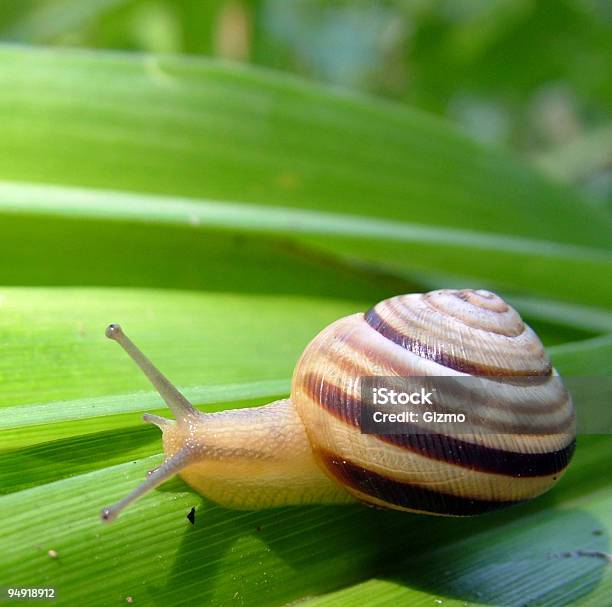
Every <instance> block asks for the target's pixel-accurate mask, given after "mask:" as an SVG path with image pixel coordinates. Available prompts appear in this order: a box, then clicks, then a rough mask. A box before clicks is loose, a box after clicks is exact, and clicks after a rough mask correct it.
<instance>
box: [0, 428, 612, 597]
mask: <svg viewBox="0 0 612 607" xmlns="http://www.w3.org/2000/svg"><path fill="white" fill-rule="evenodd" d="M116 444H117V443H116V441H113V440H109V441H107V443H106V448H107V449H112V448H113V447H115V445H116ZM100 446H102V445H100ZM611 456H612V452H611V450H610V442H609V440H608V439H607V438H605V437H604V438H603V440H594V439H591V440H590V441H586V440H585V441H583V444H582V446H581V449H580V450H579V451H578V455H577V457H576V461H575V463H574V464H573V467H572V468H571V469H570V471H569V472H568V474H567V477H566V478H565V479H564V480H563V481H562V483H561V484H560V485H559V486H558V487H557V488H556V489H555V490H554V491H553V493H551V494H550V495H549V496H547V497H545V498H540V499H539V500H536V501H535V502H534V503H532V504H527V505H525V506H521V507H516V508H514V509H512V510H508V511H506V512H501V513H498V514H495V515H490V516H482V517H477V518H474V519H439V518H434V517H431V518H429V517H424V516H416V515H414V516H413V515H408V514H405V513H393V512H379V511H373V510H370V509H367V508H363V507H361V506H346V507H311V508H285V509H280V510H271V511H261V512H246V513H245V512H236V511H229V510H224V509H221V508H218V507H216V506H214V505H212V504H210V503H208V502H203V501H202V500H201V499H200V498H199V497H198V496H196V495H195V494H193V493H192V492H190V491H189V490H188V489H187V488H186V487H185V486H184V485H183V484H182V483H180V482H179V481H173V482H171V483H168V484H166V485H164V487H163V488H162V489H160V490H158V491H156V492H155V493H154V494H152V495H149V496H147V497H145V498H143V499H142V500H141V501H140V502H139V503H137V504H136V505H135V506H134V507H133V508H132V509H131V510H130V511H128V512H126V513H125V514H124V516H123V517H122V518H121V519H120V520H119V521H117V522H116V523H115V524H113V525H112V526H104V525H103V524H102V523H101V522H100V521H99V519H98V518H97V513H98V508H99V506H101V505H104V504H105V503H106V502H108V501H112V500H114V499H117V498H119V497H120V496H121V495H123V494H124V493H125V492H127V491H128V490H129V489H130V488H131V487H133V486H134V485H135V484H137V483H138V482H139V480H140V479H141V478H142V477H143V475H144V474H145V473H146V470H147V469H149V468H151V467H153V466H155V465H156V464H158V463H159V461H160V458H159V456H154V457H150V458H146V459H144V460H139V461H138V462H137V463H134V462H130V463H126V464H122V465H119V466H113V467H110V468H106V469H104V470H100V471H97V472H91V473H87V474H83V475H80V476H75V477H73V478H70V479H65V480H61V481H58V482H55V483H50V484H47V485H42V486H40V487H37V488H33V489H29V490H25V491H19V492H16V493H14V494H12V495H9V496H5V497H2V498H0V509H1V513H2V517H3V520H10V522H11V524H10V525H9V526H4V527H3V529H2V531H0V542H1V545H2V547H3V550H2V556H1V557H0V558H1V562H2V571H3V574H4V575H5V576H6V577H7V579H9V580H10V581H11V584H13V583H14V584H19V585H38V586H39V585H55V586H56V587H57V588H58V596H59V599H60V600H59V604H62V605H71V604H75V603H77V604H82V603H85V602H86V603H87V604H91V605H108V604H109V603H110V604H112V603H113V602H117V603H120V602H121V600H125V597H127V596H133V597H136V599H138V600H140V601H142V602H146V601H148V602H155V601H160V602H163V603H165V604H183V603H185V604H194V602H196V603H197V604H202V605H230V604H236V603H238V604H244V605H281V604H283V603H285V602H289V601H292V600H295V599H298V598H301V597H304V596H309V595H311V596H312V595H315V594H320V593H324V592H329V591H332V590H334V589H336V588H338V587H341V586H344V585H347V584H353V583H356V582H358V581H359V580H361V579H367V578H369V577H370V575H371V572H372V571H380V570H381V569H382V570H393V569H394V567H395V566H397V564H398V563H399V562H400V561H401V560H402V559H405V557H406V547H407V546H409V547H410V551H411V552H412V553H413V554H415V555H421V561H422V562H427V563H429V567H431V568H433V562H432V559H433V560H434V561H436V563H437V564H436V568H435V570H436V571H437V570H438V569H440V570H442V571H447V572H449V573H447V574H446V575H447V578H448V577H450V578H451V579H454V578H455V577H458V578H459V580H460V581H461V585H459V586H457V585H455V586H447V587H443V588H444V589H445V592H446V593H448V594H451V595H452V596H454V597H456V598H459V599H463V600H470V599H475V597H476V596H477V594H476V593H478V592H482V588H483V586H485V580H486V576H488V575H490V569H487V570H483V567H484V565H485V564H486V565H488V566H489V567H490V566H491V561H490V560H488V559H489V557H490V556H491V552H492V550H493V551H494V556H495V558H496V559H498V560H499V561H501V564H502V567H503V563H504V560H503V559H501V556H500V555H502V554H503V553H502V552H499V551H501V550H504V549H505V551H504V552H505V559H506V561H505V562H506V563H508V559H509V558H511V556H510V555H509V554H508V552H507V551H508V549H511V551H512V552H513V553H516V554H518V555H521V558H522V555H525V554H526V553H528V552H529V550H532V549H533V543H532V539H533V538H534V537H538V538H540V539H542V538H544V539H546V542H544V544H543V546H542V548H543V549H551V550H554V551H555V552H558V553H559V556H561V555H562V553H564V552H567V551H574V550H579V549H580V550H582V549H588V550H593V549H598V550H600V549H603V548H605V546H607V542H608V540H609V533H610V531H612V520H610V512H611V511H612V509H611V508H610V506H611V504H612V501H611V496H610V492H609V490H601V491H604V493H602V494H598V493H597V487H598V486H599V487H601V486H602V485H605V484H606V478H605V473H604V472H605V469H606V468H605V467H602V466H601V464H602V463H605V462H606V459H607V458H609V457H611ZM583 459H584V460H585V463H592V462H593V460H594V461H595V463H596V464H597V463H598V464H600V465H599V466H592V465H589V466H586V465H582V464H581V461H582V460H583ZM594 475H597V476H594ZM575 494H579V497H578V498H576V495H575ZM560 500H563V502H561V501H560ZM192 506H196V508H197V515H196V526H195V527H192V526H191V525H190V524H189V523H188V522H187V519H186V514H187V512H188V511H189V509H190V508H191V507H192ZM35 509H37V511H38V512H39V514H38V516H32V512H33V511H34V510H35ZM568 512H569V513H570V515H569V516H568ZM530 513H535V514H534V515H532V516H530ZM523 529H525V531H527V530H528V531H529V533H526V532H524V531H523ZM560 529H563V531H562V532H560V531H559V530H560ZM596 529H597V530H599V531H601V533H602V535H597V536H594V535H593V533H592V532H593V530H596ZM484 530H489V531H488V532H487V535H485V536H480V537H479V536H478V535H475V536H474V539H473V540H471V539H469V538H471V537H472V536H473V534H477V533H479V532H482V531H484ZM517 530H518V531H517ZM458 540H463V541H458ZM495 547H498V548H497V550H498V552H495ZM48 550H55V551H56V552H57V553H58V555H59V556H58V558H57V559H53V558H50V557H49V556H48V554H47V552H48ZM467 554H471V555H472V556H471V558H470V559H469V560H468V561H467V562H466V560H465V557H466V555H467ZM510 554H511V553H510ZM462 563H465V565H463V566H462ZM493 563H495V561H493ZM571 564H572V563H570V565H571ZM478 566H480V569H478ZM528 566H529V568H530V569H534V570H535V572H536V573H538V574H539V575H538V576H537V580H538V588H539V589H554V588H555V584H557V585H558V583H559V580H560V579H563V578H566V577H567V574H568V563H567V562H566V561H564V559H563V558H556V557H555V556H554V555H549V554H548V553H544V552H543V551H542V550H538V551H536V552H535V553H533V552H532V553H531V562H530V563H528ZM570 569H571V574H572V575H571V580H572V582H574V590H573V592H574V594H575V595H578V596H581V595H582V594H586V593H589V592H594V591H595V590H597V586H596V584H598V583H600V581H601V578H602V576H603V574H604V567H603V563H602V562H600V561H598V560H597V559H593V560H590V559H587V560H586V563H585V562H584V561H580V560H579V561H578V566H576V564H573V566H572V567H571V568H570ZM412 571H413V572H414V573H413V576H414V577H412V578H410V577H408V578H404V579H402V581H401V583H402V591H403V592H402V596H404V597H415V596H416V597H422V594H423V590H427V591H428V592H432V591H433V592H434V596H439V592H440V586H437V587H435V588H432V587H431V586H427V587H425V588H423V587H422V586H421V587H420V584H422V583H423V578H424V576H426V574H425V573H423V571H420V570H418V569H416V570H412ZM465 571H468V572H469V571H475V573H476V575H466V576H465V577H463V578H461V577H460V576H461V575H462V573H464V572H465ZM477 574H480V575H477ZM503 574H504V577H503V582H505V583H507V584H508V585H510V584H513V587H514V588H517V587H520V584H521V580H524V579H525V575H526V565H525V562H524V561H523V560H521V561H519V562H518V563H512V562H510V563H508V565H507V566H505V567H503ZM483 576H485V577H484V578H483ZM447 578H442V582H443V581H444V580H445V579H447ZM433 579H435V580H438V579H440V578H433ZM606 583H607V584H608V587H609V577H608V578H607V582H606ZM508 587H509V586H508ZM497 588H498V589H501V590H502V591H507V587H505V586H504V585H503V583H502V584H501V585H499V584H498V585H497ZM502 596H503V595H501V594H500V595H499V596H497V597H496V595H495V594H489V595H488V596H487V600H489V601H492V602H493V603H495V601H496V599H497V598H501V597H502ZM340 604H342V603H340Z"/></svg>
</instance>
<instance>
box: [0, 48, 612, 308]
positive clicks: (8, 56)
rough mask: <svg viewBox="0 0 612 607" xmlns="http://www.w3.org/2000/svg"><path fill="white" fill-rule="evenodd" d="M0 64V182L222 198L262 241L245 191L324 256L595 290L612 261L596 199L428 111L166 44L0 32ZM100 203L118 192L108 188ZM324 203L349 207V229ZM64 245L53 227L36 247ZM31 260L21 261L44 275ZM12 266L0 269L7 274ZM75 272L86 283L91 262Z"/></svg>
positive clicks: (546, 289) (605, 219)
mask: <svg viewBox="0 0 612 607" xmlns="http://www.w3.org/2000/svg"><path fill="white" fill-rule="evenodd" d="M0 65H1V66H2V70H1V71H0V86H2V89H3V91H5V94H4V95H3V97H2V98H1V99H0V110H2V108H5V109H6V112H5V115H6V120H5V121H4V122H3V125H2V134H3V137H2V138H1V139H0V152H1V153H2V154H3V157H4V158H5V162H4V163H3V167H2V169H1V170H0V179H3V180H5V181H13V182H26V183H32V182H35V183H40V184H45V183H54V184H57V185H61V186H68V187H81V188H85V189H86V190H87V191H88V192H89V191H94V192H95V191H96V190H99V189H105V190H114V191H120V192H133V193H141V194H142V193H149V194H166V195H169V196H172V197H191V198H193V199H194V200H195V202H194V204H200V203H199V202H198V201H200V200H201V201H207V200H208V201H211V200H219V201H222V202H223V203H229V204H228V207H231V205H237V206H236V208H235V211H236V214H235V215H232V213H231V208H229V209H228V210H227V211H225V210H224V211H223V214H224V216H223V217H222V218H221V221H222V223H223V226H222V228H223V230H226V231H227V230H229V231H236V230H240V231H242V232H244V231H247V232H248V233H249V234H253V235H256V236H257V238H258V239H259V238H261V237H262V234H261V225H260V223H261V217H260V216H257V217H255V218H254V219H255V220H254V221H253V217H252V216H248V213H247V215H245V214H244V211H245V208H244V207H243V206H240V203H245V204H248V205H263V206H266V207H268V210H276V211H277V214H276V215H273V217H274V218H275V219H274V221H276V222H277V223H276V224H274V222H273V221H272V220H271V219H270V217H269V216H266V217H267V219H266V220H267V221H268V222H271V223H272V224H274V225H272V229H273V230H274V231H275V233H278V230H279V228H282V230H285V231H286V230H287V228H288V226H287V223H288V222H289V224H290V225H289V228H290V229H291V235H290V241H291V242H299V243H302V244H305V245H308V246H309V247H311V248H312V247H315V248H317V249H320V250H323V251H326V252H329V253H331V254H333V255H337V256H341V257H350V256H352V257H355V258H356V259H360V260H366V261H369V262H372V263H378V264H381V265H382V266H383V267H384V268H388V269H392V270H395V271H398V272H404V273H405V272H409V271H411V272H414V271H415V270H432V271H438V272H447V273H450V274H456V275H459V274H460V275H462V276H468V277H471V278H472V279H474V280H485V281H491V282H492V283H493V284H499V285H502V286H504V285H505V286H507V287H512V288H517V289H525V290H529V291H530V292H532V293H538V294H546V295H555V296H557V297H558V298H560V299H566V300H574V301H577V302H583V303H589V304H594V305H607V303H608V302H609V301H612V297H610V295H611V293H610V291H609V289H610V285H609V281H605V280H602V276H606V275H608V274H609V273H610V269H611V267H610V266H611V261H610V241H611V239H610V233H611V227H610V226H611V223H610V222H611V220H610V216H609V214H607V213H605V212H604V211H603V210H601V209H595V208H591V207H590V206H588V205H583V204H581V201H580V200H579V199H577V198H576V197H575V196H574V195H573V194H572V193H571V192H569V191H567V190H565V189H563V188H560V187H557V186H554V185H551V184H549V183H548V182H546V181H545V180H543V179H542V178H541V177H540V176H538V175H537V174H536V173H535V172H533V171H531V170H529V169H528V168H527V167H525V166H523V165H521V164H520V163H518V162H517V161H516V160H515V159H513V158H512V157H510V156H508V155H507V154H505V153H503V152H501V151H499V150H493V149H488V148H484V147H481V146H479V145H478V144H475V143H474V142H471V141H469V140H468V139H466V138H464V137H462V136H461V135H459V134H457V133H456V132H455V131H454V130H453V129H452V128H451V127H449V126H448V125H446V124H444V123H442V122H439V121H436V120H434V119H432V118H430V117H428V116H426V115H423V114H420V113H416V112H413V111H410V110H408V109H406V108H402V107H400V106H395V105H392V104H389V103H385V102H382V101H376V100H371V99H366V98H363V97H360V96H355V95H351V94H348V93H343V92H339V91H337V90H329V89H324V88H320V87H317V86H313V85H309V84H305V83H302V82H299V81H297V80H292V79H289V78H285V77H279V76H275V75H273V74H271V73H268V72H265V71H261V70H251V69H244V68H239V67H236V66H228V65H225V64H219V63H211V62H208V61H203V60H192V59H185V58H179V57H164V58H158V57H128V56H126V55H121V54H92V53H86V52H74V51H56V50H53V51H50V50H45V51H41V50H31V49H22V48H15V47H3V48H1V49H0ZM9 107H10V108H11V111H8V108H9ZM9 194H10V195H11V196H16V197H17V198H16V199H15V200H17V202H18V203H19V204H18V205H16V203H15V201H13V202H11V201H10V200H9V201H8V202H7V203H6V205H7V213H8V212H9V211H8V209H9V207H10V208H11V209H12V210H11V211H10V212H12V213H14V209H15V206H20V207H21V211H22V212H23V213H24V214H25V217H26V218H27V219H29V218H30V217H31V216H32V215H35V214H36V213H39V212H40V208H39V207H37V206H36V205H37V203H36V201H34V202H32V205H33V208H32V211H31V213H30V212H29V211H28V204H30V203H29V202H27V201H26V202H23V200H22V202H19V200H18V197H19V192H18V190H16V189H14V188H13V189H12V190H11V191H10V192H9ZM54 195H57V192H54V191H53V190H49V196H50V197H51V198H53V196H54ZM63 196H66V197H67V202H66V205H67V208H68V209H69V207H70V205H71V204H72V202H71V199H70V192H69V191H67V190H61V196H60V206H61V204H62V202H61V197H63ZM103 196H104V194H103ZM44 197H45V195H44V193H43V194H42V195H41V198H43V200H44ZM56 197H57V196H56ZM9 198H10V197H9ZM117 200H124V199H119V198H118V199H117ZM90 201H91V200H90ZM135 201H136V199H130V202H129V205H128V208H130V209H131V205H132V204H137V201H136V202H135ZM98 202H100V201H99V199H95V198H94V199H93V203H92V204H93V206H98V207H99V206H101V203H100V204H98ZM22 203H23V204H22ZM85 203H87V200H86V201H85ZM105 204H109V205H110V206H111V207H112V208H115V209H116V208H117V206H118V205H117V204H115V205H113V204H112V199H111V200H110V201H109V200H108V196H106V199H105ZM119 204H120V203H119ZM174 204H178V202H177V201H176V200H175V201H173V202H172V205H174ZM249 208H250V207H249ZM286 209H293V210H294V211H295V212H296V213H297V215H296V214H292V215H291V214H287V213H288V212H287V210H286ZM211 210H213V209H211V207H210V206H206V205H205V206H203V209H202V212H203V214H204V215H205V216H206V217H204V218H203V220H204V224H203V225H202V226H201V228H200V229H202V230H206V234H208V233H209V231H210V230H218V229H219V225H218V223H219V221H220V219H219V217H217V219H215V221H213V220H212V219H211V217H210V215H211ZM304 211H309V212H323V213H324V215H323V216H322V217H320V218H317V222H318V224H320V225H319V226H318V227H317V230H319V232H318V233H317V234H312V233H310V232H308V233H305V234H300V233H299V231H297V230H296V225H295V223H296V222H298V224H299V222H300V221H302V220H304V221H306V223H308V221H309V217H310V216H309V215H306V216H303V215H302V213H303V212H304ZM52 212H53V213H54V214H55V213H56V212H59V213H61V212H62V211H58V207H57V206H56V207H54V210H53V211H52ZM241 212H242V215H241ZM98 213H99V208H98V209H96V210H94V211H93V212H92V213H91V214H89V215H88V216H89V217H91V215H92V214H93V215H98ZM329 214H331V216H330V215H329ZM334 215H337V216H339V217H342V218H343V219H344V218H346V225H347V226H348V227H347V228H346V229H347V231H346V232H345V233H341V232H339V226H338V225H337V222H336V223H334V221H333V217H334ZM5 216H6V215H5ZM279 217H280V225H279V224H278V220H279ZM304 217H305V219H304ZM359 217H367V218H371V219H372V220H373V221H372V228H371V230H370V231H369V232H368V231H367V230H365V225H364V223H363V222H361V223H359V225H358V226H355V221H357V219H358V218H359ZM122 219H123V221H125V220H126V217H125V216H124V217H123V218H122ZM167 219H168V218H167V217H166V218H165V219H164V221H167ZM319 219H320V220H319ZM159 220H160V218H159V217H157V218H156V220H155V221H159ZM65 221H68V220H67V219H66V220H65ZM90 221H92V222H94V220H90ZM95 221H99V220H95ZM198 221H200V220H198ZM206 221H211V225H210V226H207V224H206ZM236 221H239V223H240V225H239V226H237V225H236ZM249 221H251V222H252V223H249ZM328 221H329V222H330V228H329V229H325V225H326V222H328ZM380 222H382V224H381V223H380ZM213 224H214V225H213ZM164 225H165V224H164ZM309 226H310V227H309ZM309 226H307V228H308V229H310V230H311V231H312V229H313V227H312V225H311V224H309ZM264 227H265V230H270V229H271V228H270V223H269V225H268V226H267V227H266V226H264ZM297 228H299V225H298V226H297ZM356 229H357V230H358V231H359V232H358V234H357V236H355V233H354V232H355V230H356ZM183 230H184V233H182V234H183V235H182V238H183V239H185V238H186V234H187V232H186V230H187V228H183ZM283 233H284V232H283ZM492 235H493V236H494V237H492ZM88 236H89V234H88ZM103 238H104V236H103V233H102V232H100V233H98V234H97V239H94V240H93V241H91V240H88V241H85V240H83V241H81V240H80V239H79V238H78V237H77V238H76V240H75V241H74V242H73V243H71V246H73V247H75V248H76V250H77V251H78V252H79V253H81V252H83V253H84V252H85V250H86V247H85V242H87V244H90V242H93V243H95V242H96V241H97V242H98V243H102V242H103ZM206 238H208V237H206ZM0 242H1V240H0ZM60 243H61V245H60ZM53 244H55V245H56V246H55V247H54V246H53ZM62 246H66V243H65V241H61V240H60V239H59V238H57V239H56V240H51V241H50V242H49V246H48V249H50V250H53V249H54V248H60V249H61V248H62ZM98 246H100V247H101V244H100V245H98ZM94 250H96V247H95V245H94ZM46 252H47V249H46V248H44V249H41V250H40V251H38V252H37V253H36V255H35V259H37V260H39V261H41V260H44V259H45V254H46ZM176 255H177V252H176V251H175V252H174V257H175V258H176ZM26 257H27V256H26ZM124 257H125V258H127V257H129V256H128V255H125V256H124ZM92 258H93V260H94V267H96V266H99V265H100V261H99V260H98V258H97V256H95V255H94V256H92V257H90V259H92ZM244 258H245V259H246V258H247V256H246V255H245V256H244ZM36 265H37V264H36V263H32V264H31V265H30V269H29V271H30V272H32V273H33V274H32V277H33V278H35V279H38V280H40V275H39V276H38V277H37V278H36V274H35V268H36ZM39 265H40V264H39ZM11 267H14V266H12V264H10V265H9V267H8V269H4V270H2V271H4V272H5V273H7V275H8V277H9V279H10V280H12V281H15V280H17V278H16V277H15V276H14V275H12V276H11V269H10V268H11ZM2 271H0V280H6V279H5V278H3V276H2ZM143 272H144V270H143V269H142V268H140V270H139V272H138V273H139V275H142V274H143ZM288 274H289V272H288ZM259 275H261V273H260V274H259ZM79 276H81V278H79ZM28 279H29V278H28V273H25V274H24V275H22V276H21V278H20V280H22V281H27V280H28ZM286 279H287V280H289V277H286ZM72 280H73V281H74V282H73V283H72V284H83V283H79V280H84V281H86V283H87V280H88V279H87V273H86V272H81V274H79V273H76V274H75V275H74V276H73V278H72ZM107 280H111V281H112V277H111V278H108V279H107ZM21 284H24V283H23V282H22V283H21ZM64 284H65V283H64ZM106 284H112V282H108V283H106ZM149 284H151V283H149ZM225 284H226V285H227V284H228V283H225ZM235 284H238V283H235Z"/></svg>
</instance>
